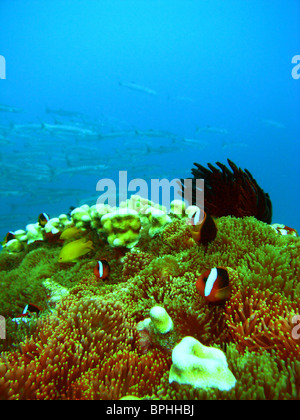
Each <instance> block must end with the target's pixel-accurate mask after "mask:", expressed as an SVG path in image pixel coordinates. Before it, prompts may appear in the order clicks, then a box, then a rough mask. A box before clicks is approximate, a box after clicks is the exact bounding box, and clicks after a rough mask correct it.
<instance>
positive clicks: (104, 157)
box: [0, 0, 300, 237]
mask: <svg viewBox="0 0 300 420" xmlns="http://www.w3.org/2000/svg"><path fill="white" fill-rule="evenodd" d="M299 18H300V4H299V1H298V0H287V1H285V2H283V1H279V0H274V1H272V2H271V1H266V0H251V1H244V0H226V1H224V0H210V1H204V0H194V1H192V0H152V1H151V0H135V1H133V0H111V1H108V0H97V1H95V0H85V1H82V0H64V1H57V0H51V1H50V0H48V1H46V0H45V1H41V0H30V1H28V0H1V3H0V55H2V56H3V57H5V61H6V79H3V80H0V104H6V105H11V106H14V107H19V108H22V109H23V112H20V113H9V112H0V127H1V130H2V131H1V130H0V134H2V135H3V137H4V138H5V140H7V142H8V143H7V144H5V143H1V142H0V145H1V146H0V147H1V153H0V158H1V161H0V163H1V169H0V174H1V180H0V186H1V191H2V195H1V196H0V199H1V208H0V236H1V237H2V236H4V234H5V233H6V231H7V230H9V229H12V230H14V229H19V228H24V227H25V225H26V224H27V223H29V222H35V221H36V219H37V215H38V214H39V213H41V212H48V213H50V215H51V216H57V215H59V214H60V213H66V212H67V211H68V210H69V206H76V205H78V204H79V203H80V202H81V201H82V200H83V202H84V200H85V199H88V198H89V197H93V196H95V197H97V192H96V183H97V181H98V180H99V179H100V178H112V179H115V180H117V179H118V171H119V170H127V171H128V179H129V180H130V179H132V178H136V177H141V178H145V179H147V180H148V179H150V178H162V177H167V176H168V177H169V178H170V179H173V178H175V177H187V176H189V175H190V170H191V168H192V166H193V162H199V163H201V164H203V165H206V164H207V162H210V163H213V164H214V163H215V162H216V161H220V162H222V163H226V159H227V158H230V159H231V160H233V161H234V162H235V163H236V164H237V165H238V166H239V167H241V168H243V169H244V168H247V169H248V170H249V171H250V172H251V173H252V175H253V176H254V178H256V180H257V181H258V183H259V185H260V186H261V187H262V188H263V189H264V191H266V192H268V193H269V194H270V197H271V200H272V202H273V222H278V223H284V224H286V225H287V226H290V227H294V228H296V229H298V231H300V221H299V206H300V198H299V191H300V177H299V157H300V156H299V155H300V119H299V109H300V107H299V97H300V96H299V94H300V79H298V80H296V79H294V78H293V77H292V74H291V72H292V68H293V67H294V64H292V63H291V61H292V57H294V56H295V55H299V54H300V47H299V45H300V44H299V41H300V30H299ZM299 73H300V71H299ZM120 82H121V83H130V82H133V83H135V84H136V85H139V86H143V87H145V88H148V89H151V90H152V91H155V92H156V93H157V94H156V95H153V94H151V93H149V92H147V91H140V90H136V89H133V90H132V89H129V88H128V87H125V86H121V85H120ZM47 107H48V108H51V109H55V110H57V109H64V110H70V111H76V112H79V113H82V114H84V115H85V117H84V121H83V120H82V119H81V118H67V117H64V116H54V115H53V114H51V113H47V112H46V108H47ZM45 123H48V124H52V125H54V124H58V125H59V124H67V125H72V124H73V125H76V126H77V127H80V128H82V129H83V128H87V129H93V130H96V131H97V132H98V133H102V134H104V133H111V132H113V131H122V130H123V131H124V132H126V133H127V134H126V133H125V134H124V136H123V137H121V138H110V139H90V138H89V139H87V138H85V137H81V136H69V135H68V136H63V135H56V134H53V133H49V132H47V131H46V130H42V129H37V130H36V131H34V130H29V132H27V131H26V133H25V134H24V132H23V131H22V130H19V131H16V130H15V129H14V127H16V126H17V125H20V124H24V125H26V124H36V125H37V126H38V125H41V127H42V125H43V124H45ZM212 127H213V128H212ZM208 128H210V129H208ZM150 129H151V130H154V131H156V132H158V131H166V132H168V133H171V136H168V135H166V136H165V137H153V138H152V137H151V136H149V135H148V136H145V135H143V136H141V135H134V133H135V132H138V130H140V131H143V130H144V131H146V130H150ZM184 138H188V139H193V140H199V142H200V143H199V144H200V145H201V144H202V146H203V147H202V146H199V145H198V146H197V147H195V146H194V144H193V143H188V142H185V141H184V140H182V139H184ZM0 139H1V137H0ZM174 139H175V140H174ZM151 148H152V149H151ZM86 154H87V155H88V156H85V155H86ZM100 164H104V165H106V166H107V168H106V169H105V170H103V171H100V172H99V173H93V174H90V172H89V171H88V170H87V171H86V173H85V172H83V173H82V172H80V173H79V172H78V173H77V172H74V173H67V172H65V173H64V174H58V172H57V171H59V170H61V169H67V168H74V167H75V168H76V167H77V166H80V165H87V166H91V165H100ZM37 165H46V167H47V168H48V169H49V171H50V172H51V173H50V175H49V176H48V175H45V176H44V177H43V176H42V177H39V176H38V175H39V173H40V172H41V170H43V166H37ZM32 168H35V169H33V171H32ZM34 171H36V174H35V173H33V172H34ZM74 190H77V192H74ZM3 191H7V192H9V191H15V195H9V193H7V194H6V193H3ZM20 191H21V192H22V194H19V193H18V192H20ZM149 198H150V197H149Z"/></svg>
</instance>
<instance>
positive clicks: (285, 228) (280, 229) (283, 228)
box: [271, 223, 299, 236]
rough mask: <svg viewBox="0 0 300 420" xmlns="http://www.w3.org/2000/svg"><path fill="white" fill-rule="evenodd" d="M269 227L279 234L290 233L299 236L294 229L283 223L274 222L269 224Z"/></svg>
mask: <svg viewBox="0 0 300 420" xmlns="http://www.w3.org/2000/svg"><path fill="white" fill-rule="evenodd" d="M271 227H272V228H273V229H274V230H275V231H276V232H277V233H280V235H291V236H299V235H298V232H297V231H296V229H293V228H290V227H288V226H285V225H283V224H279V223H274V224H273V225H271Z"/></svg>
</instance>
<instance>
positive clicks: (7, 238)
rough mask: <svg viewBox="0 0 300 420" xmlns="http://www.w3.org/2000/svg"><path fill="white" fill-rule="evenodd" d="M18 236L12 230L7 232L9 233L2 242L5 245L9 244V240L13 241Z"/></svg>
mask: <svg viewBox="0 0 300 420" xmlns="http://www.w3.org/2000/svg"><path fill="white" fill-rule="evenodd" d="M15 238H16V235H15V234H14V232H12V231H11V230H10V231H9V232H7V234H6V235H5V238H4V239H3V241H2V242H1V245H5V244H7V242H9V241H12V240H13V239H15Z"/></svg>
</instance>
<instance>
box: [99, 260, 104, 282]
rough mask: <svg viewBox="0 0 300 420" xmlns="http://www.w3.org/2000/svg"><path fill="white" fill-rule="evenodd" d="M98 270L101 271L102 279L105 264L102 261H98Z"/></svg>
mask: <svg viewBox="0 0 300 420" xmlns="http://www.w3.org/2000/svg"><path fill="white" fill-rule="evenodd" d="M98 270H99V276H100V279H101V277H102V276H103V264H102V262H101V261H98Z"/></svg>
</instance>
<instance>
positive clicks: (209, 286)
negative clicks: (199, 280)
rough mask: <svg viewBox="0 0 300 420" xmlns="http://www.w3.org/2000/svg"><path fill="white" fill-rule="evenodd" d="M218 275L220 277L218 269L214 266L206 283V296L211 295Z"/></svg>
mask: <svg viewBox="0 0 300 420" xmlns="http://www.w3.org/2000/svg"><path fill="white" fill-rule="evenodd" d="M217 277H218V269H217V268H216V267H215V268H212V269H211V271H210V274H209V276H208V277H207V281H206V284H205V289H204V296H205V297H206V296H209V295H210V293H211V291H212V288H213V287H214V284H215V281H216V280H217Z"/></svg>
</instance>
